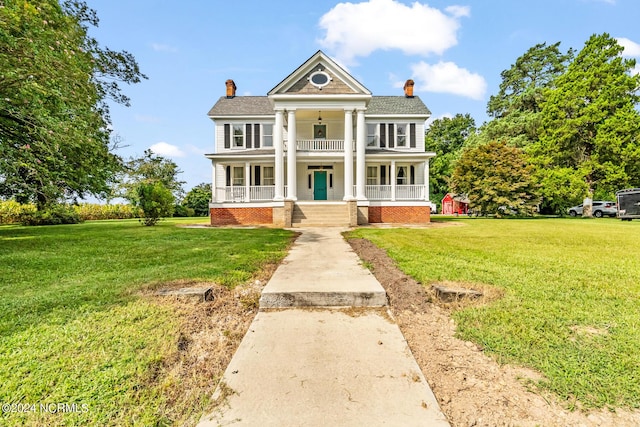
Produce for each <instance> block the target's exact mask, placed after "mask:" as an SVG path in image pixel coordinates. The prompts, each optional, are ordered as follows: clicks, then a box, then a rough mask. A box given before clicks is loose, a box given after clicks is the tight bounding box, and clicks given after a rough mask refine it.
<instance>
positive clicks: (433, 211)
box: [428, 202, 438, 214]
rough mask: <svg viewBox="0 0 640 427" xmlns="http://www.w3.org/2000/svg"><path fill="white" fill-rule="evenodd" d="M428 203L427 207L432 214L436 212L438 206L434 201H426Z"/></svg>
mask: <svg viewBox="0 0 640 427" xmlns="http://www.w3.org/2000/svg"><path fill="white" fill-rule="evenodd" d="M428 204H429V209H430V210H431V213H432V214H435V213H438V208H437V206H436V204H435V203H433V202H428Z"/></svg>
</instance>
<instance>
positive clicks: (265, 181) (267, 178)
mask: <svg viewBox="0 0 640 427" xmlns="http://www.w3.org/2000/svg"><path fill="white" fill-rule="evenodd" d="M275 183H276V180H275V176H274V174H273V166H263V167H262V185H275Z"/></svg>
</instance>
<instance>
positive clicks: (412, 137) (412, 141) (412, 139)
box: [409, 123, 416, 148]
mask: <svg viewBox="0 0 640 427" xmlns="http://www.w3.org/2000/svg"><path fill="white" fill-rule="evenodd" d="M409 147H411V148H416V124H415V123H411V124H410V125H409Z"/></svg>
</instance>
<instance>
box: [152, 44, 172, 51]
mask: <svg viewBox="0 0 640 427" xmlns="http://www.w3.org/2000/svg"><path fill="white" fill-rule="evenodd" d="M151 49H153V50H155V51H156V52H170V53H175V52H177V51H178V48H177V47H174V46H171V45H168V44H162V43H151Z"/></svg>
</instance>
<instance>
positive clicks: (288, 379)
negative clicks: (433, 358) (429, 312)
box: [198, 228, 449, 427]
mask: <svg viewBox="0 0 640 427" xmlns="http://www.w3.org/2000/svg"><path fill="white" fill-rule="evenodd" d="M299 231H301V232H302V235H301V236H300V237H299V238H298V239H297V240H296V243H295V244H294V246H293V247H292V249H291V251H290V253H289V255H288V256H287V257H286V258H285V260H284V261H283V263H282V264H281V265H280V266H279V267H278V269H277V270H276V272H275V273H274V275H273V277H272V278H271V280H270V281H269V283H267V285H266V286H265V288H264V290H263V294H262V298H261V300H260V304H261V310H260V312H259V313H258V315H257V316H256V317H255V319H254V321H253V323H252V324H251V326H250V327H249V331H248V332H247V334H246V335H245V337H244V339H243V340H242V342H241V343H240V347H239V348H238V351H237V352H236V354H235V355H234V357H233V359H232V360H231V362H230V364H229V366H228V367H227V370H226V371H225V373H224V376H223V378H222V381H221V383H220V385H219V386H218V389H217V390H216V393H215V395H214V397H215V398H217V399H220V400H221V402H222V403H221V404H220V405H218V407H217V408H216V410H215V411H214V412H213V413H211V414H208V415H206V416H205V417H203V418H202V420H201V422H200V424H198V425H199V426H202V427H205V426H221V425H224V426H226V425H234V426H235V425H242V426H327V425H332V426H377V425H390V426H448V425H449V424H448V422H447V421H446V418H445V416H444V415H443V414H442V412H441V411H440V408H439V406H438V403H437V401H436V399H435V397H434V395H433V393H432V392H431V389H430V388H429V385H428V383H427V381H426V380H425V378H424V377H423V375H422V372H421V371H420V368H419V367H418V364H417V363H416V361H415V359H414V358H413V356H412V354H411V351H410V350H409V348H408V346H407V343H406V341H405V340H404V337H403V336H402V333H401V332H400V329H399V328H398V326H397V325H396V323H395V322H394V321H393V319H392V318H391V317H390V315H389V313H388V311H387V309H386V307H384V306H383V305H384V304H386V298H384V295H385V293H384V290H383V289H382V286H381V285H380V283H378V281H377V280H376V279H375V277H374V276H373V275H372V274H371V273H370V272H369V271H368V270H367V269H365V268H364V267H362V266H361V265H360V262H359V258H358V257H357V255H356V254H355V253H354V252H353V251H351V248H350V246H349V245H348V244H347V243H346V242H345V241H344V240H343V239H342V236H341V234H340V233H341V232H342V231H344V229H338V228H309V229H300V230H299ZM305 306H310V307H307V308H304V307H305ZM328 306H331V307H328ZM277 307H286V308H277ZM274 308H276V309H274Z"/></svg>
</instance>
